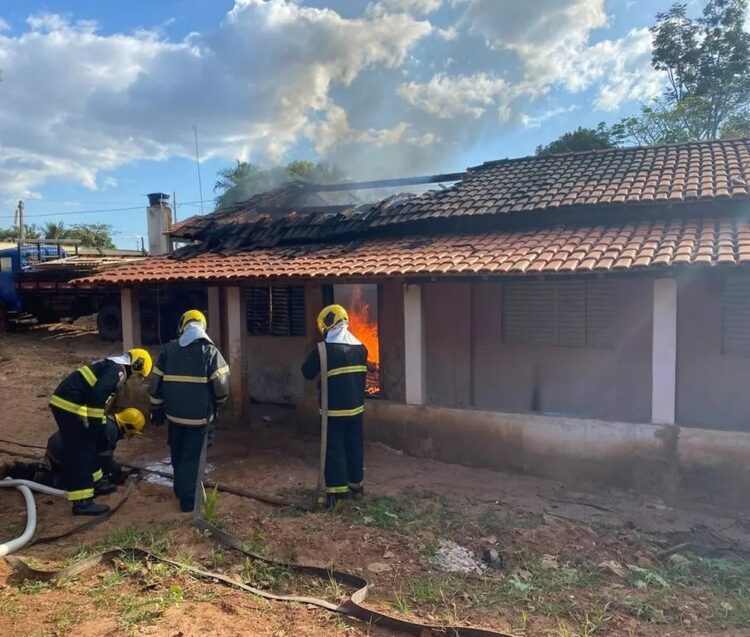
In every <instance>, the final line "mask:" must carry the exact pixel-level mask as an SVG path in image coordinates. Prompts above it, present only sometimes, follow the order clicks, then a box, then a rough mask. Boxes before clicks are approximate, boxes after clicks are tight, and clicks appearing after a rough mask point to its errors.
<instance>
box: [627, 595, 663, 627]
mask: <svg viewBox="0 0 750 637" xmlns="http://www.w3.org/2000/svg"><path fill="white" fill-rule="evenodd" d="M617 606H618V608H620V609H621V610H623V611H625V612H626V613H628V614H630V615H632V616H633V617H635V618H636V619H641V620H643V621H647V622H649V623H651V624H666V623H668V620H667V618H666V616H665V614H664V611H663V610H662V609H660V608H657V607H656V606H654V605H653V604H651V603H650V602H647V601H645V600H642V599H638V598H636V597H630V596H627V597H623V598H622V599H620V600H619V601H618V602H617Z"/></svg>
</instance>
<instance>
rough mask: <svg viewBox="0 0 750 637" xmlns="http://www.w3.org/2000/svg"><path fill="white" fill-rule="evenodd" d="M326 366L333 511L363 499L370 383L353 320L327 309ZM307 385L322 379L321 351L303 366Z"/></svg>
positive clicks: (323, 322) (328, 502)
mask: <svg viewBox="0 0 750 637" xmlns="http://www.w3.org/2000/svg"><path fill="white" fill-rule="evenodd" d="M317 323H318V329H319V330H320V333H321V334H322V335H323V338H324V340H325V347H326V358H327V360H328V441H327V449H326V464H325V482H326V496H325V501H324V502H323V504H324V505H325V506H326V507H327V508H330V507H332V506H334V505H335V504H336V502H337V501H338V500H341V499H345V498H348V497H350V496H353V497H355V498H359V497H361V496H362V495H363V493H364V466H363V462H364V452H363V432H362V429H363V414H364V411H365V385H366V380H367V348H366V347H365V346H364V345H363V344H362V343H361V342H360V341H359V340H358V339H357V338H356V337H355V336H354V335H353V334H352V333H351V332H350V331H349V315H348V314H347V312H346V310H345V309H344V308H343V307H341V306H340V305H329V306H327V307H325V308H323V310H322V311H321V312H320V314H319V315H318V321H317ZM302 374H303V375H304V376H305V378H306V379H307V380H313V379H314V378H316V377H317V376H319V375H320V353H319V351H318V348H317V347H316V348H315V349H313V350H312V352H310V355H309V356H308V357H307V359H306V360H305V362H304V363H303V365H302Z"/></svg>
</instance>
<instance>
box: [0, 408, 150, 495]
mask: <svg viewBox="0 0 750 637" xmlns="http://www.w3.org/2000/svg"><path fill="white" fill-rule="evenodd" d="M145 426H146V418H145V417H144V415H143V413H142V412H141V411H140V410H138V409H134V408H133V407H128V408H127V409H123V410H122V411H120V412H118V413H116V414H114V415H108V416H107V421H106V423H105V424H104V425H103V426H102V427H101V429H100V431H99V434H100V435H99V436H98V438H97V441H96V453H97V469H96V471H94V473H95V474H97V472H98V471H101V474H102V479H101V480H100V481H99V482H96V483H95V484H94V495H105V494H107V493H111V492H112V491H114V490H115V485H117V484H123V483H124V482H125V480H126V479H127V477H128V476H129V475H131V474H132V473H134V472H135V470H132V471H129V470H127V469H125V468H124V467H122V466H121V465H120V464H118V463H117V462H116V461H115V459H114V451H115V448H116V447H117V443H118V442H119V441H120V440H122V439H123V438H130V437H131V436H134V435H140V434H141V433H142V432H143V428H144V427H145ZM7 474H8V475H9V476H10V477H11V478H16V479H21V480H31V481H33V482H38V483H39V484H45V485H47V486H49V487H54V488H55V489H62V488H64V484H65V482H64V478H63V476H64V474H65V452H64V448H63V441H62V436H61V435H60V432H59V431H56V432H55V433H53V434H52V435H51V436H50V437H49V439H48V440H47V449H46V453H45V454H44V460H43V461H42V462H16V463H15V464H14V465H13V466H11V467H10V468H9V470H8V472H7ZM0 477H2V476H0Z"/></svg>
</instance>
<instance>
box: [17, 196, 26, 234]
mask: <svg viewBox="0 0 750 637" xmlns="http://www.w3.org/2000/svg"><path fill="white" fill-rule="evenodd" d="M24 239H26V228H25V227H24V225H23V200H21V201H19V202H18V240H19V241H23V240H24Z"/></svg>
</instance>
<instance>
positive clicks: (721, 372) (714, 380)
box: [677, 273, 750, 431]
mask: <svg viewBox="0 0 750 637" xmlns="http://www.w3.org/2000/svg"><path fill="white" fill-rule="evenodd" d="M723 290H724V275H723V274H721V273H707V274H690V275H685V276H682V277H680V278H679V279H678V289H677V423H678V424H681V425H686V426H695V427H710V428H714V429H738V430H742V431H750V357H748V356H742V355H737V354H723V353H722V295H723Z"/></svg>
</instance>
